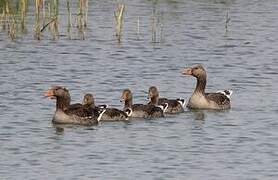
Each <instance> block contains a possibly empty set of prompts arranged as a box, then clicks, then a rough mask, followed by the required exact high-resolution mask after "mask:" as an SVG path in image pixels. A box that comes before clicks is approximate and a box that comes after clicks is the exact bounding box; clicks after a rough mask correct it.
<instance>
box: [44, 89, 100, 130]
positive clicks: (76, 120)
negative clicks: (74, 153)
mask: <svg viewBox="0 0 278 180" xmlns="http://www.w3.org/2000/svg"><path fill="white" fill-rule="evenodd" d="M45 96H46V97H50V98H51V99H56V111H55V113H54V116H53V119H52V122H53V123H57V124H77V125H87V126H89V125H95V124H97V123H98V121H99V120H100V119H101V116H102V114H103V113H104V112H105V109H95V108H91V107H87V106H83V105H82V104H79V103H78V104H70V101H71V97H70V93H69V91H68V89H66V88H64V87H61V86H54V87H52V88H50V89H49V90H48V91H47V92H46V93H45Z"/></svg>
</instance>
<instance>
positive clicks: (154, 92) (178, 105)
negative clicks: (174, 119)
mask: <svg viewBox="0 0 278 180" xmlns="http://www.w3.org/2000/svg"><path fill="white" fill-rule="evenodd" d="M148 99H149V100H150V102H149V103H148V104H152V105H162V104H165V103H168V108H167V109H166V111H165V113H169V114H176V113H181V112H184V109H183V107H184V105H185V100H184V99H167V98H159V91H158V89H157V87H155V86H151V87H150V88H149V94H148Z"/></svg>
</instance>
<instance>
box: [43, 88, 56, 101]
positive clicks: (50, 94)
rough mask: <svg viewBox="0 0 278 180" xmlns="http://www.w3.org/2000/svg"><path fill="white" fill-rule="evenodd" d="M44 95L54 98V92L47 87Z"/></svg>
mask: <svg viewBox="0 0 278 180" xmlns="http://www.w3.org/2000/svg"><path fill="white" fill-rule="evenodd" d="M44 97H49V98H50V99H55V96H54V92H53V90H52V89H49V90H48V91H47V92H46V93H45V94H44Z"/></svg>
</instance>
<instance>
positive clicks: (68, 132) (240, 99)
mask: <svg viewBox="0 0 278 180" xmlns="http://www.w3.org/2000/svg"><path fill="white" fill-rule="evenodd" d="M126 5H127V12H126V16H125V23H124V34H123V39H122V43H121V44H119V43H118V42H117V41H116V38H115V37H114V34H115V31H114V17H113V11H114V10H115V7H116V4H113V3H111V2H110V1H94V2H92V3H90V8H89V9H90V13H89V28H88V30H87V31H86V39H85V40H84V41H82V40H68V39H67V38H66V37H65V36H61V37H60V39H59V40H57V41H53V40H52V39H51V38H45V39H44V40H42V41H36V40H34V38H33V36H32V35H26V36H25V37H23V38H20V39H18V40H16V41H15V42H11V41H10V40H9V39H8V38H7V36H6V34H5V33H0V36H1V40H0V87H1V88H0V99H1V101H0V110H1V114H0V129H1V131H0V143H1V146H0V151H1V156H0V175H1V179H93V178H95V179H131V178H132V179H224V178H225V179H277V177H278V172H277V169H278V153H277V149H278V131H277V129H278V123H277V115H278V103H277V97H278V91H277V89H278V85H277V84H278V76H277V69H278V61H277V57H278V51H277V47H278V35H277V26H278V23H277V18H278V14H277V8H278V2H277V1H274V0H267V1H255V0H252V1H236V0H230V1H228V0H227V1H218V0H210V1H205V0H196V1H193V0H189V1H185V2H184V1H181V0H177V1H159V3H157V4H156V5H155V10H156V13H157V14H158V16H159V17H161V19H162V23H163V32H162V35H163V36H162V39H160V38H159V37H158V38H157V40H158V42H157V43H152V33H151V23H152V12H153V5H152V3H151V2H150V1H145V0H133V1H126ZM61 11H62V12H63V10H61ZM64 11H65V12H64V14H66V10H65V9H64ZM227 11H229V16H230V18H231V21H230V23H229V25H228V30H227V31H226V30H225V16H226V12H227ZM138 16H139V17H140V34H139V35H138V34H137V30H136V26H137V18H138ZM61 18H65V16H62V17H61ZM65 22H66V18H65ZM61 25H62V26H64V28H61V30H60V31H61V32H60V33H61V34H65V33H66V25H63V21H61ZM30 26H31V25H30ZM30 31H32V28H31V29H30ZM197 63H201V64H203V65H204V66H205V67H206V69H207V73H208V87H207V90H208V91H216V90H219V89H225V88H228V89H232V90H233V91H234V94H233V96H232V109H231V110H229V111H224V112H213V111H197V112H191V111H186V112H185V113H182V114H179V115H175V116H170V117H166V118H164V119H156V120H155V119H154V120H141V121H131V122H126V123H125V122H114V123H113V122H112V123H101V124H100V125H99V126H96V127H79V126H69V127H64V131H62V132H61V131H60V130H59V128H58V130H57V129H56V127H55V126H53V125H52V123H51V118H52V115H53V113H54V110H55V105H54V102H53V101H50V100H49V99H45V98H43V96H42V95H43V93H44V92H45V91H46V90H47V89H48V88H49V87H50V86H52V85H62V86H66V87H68V88H69V90H70V93H71V96H72V101H73V102H80V101H81V99H82V96H83V95H84V94H85V93H87V92H90V93H93V94H94V95H95V97H96V102H97V103H99V104H103V103H105V104H109V105H113V106H115V107H118V108H121V107H122V104H121V103H120V102H119V98H120V95H121V92H122V90H123V89H125V88H130V89H131V90H132V91H133V94H134V99H135V100H134V101H136V102H146V100H145V99H146V91H147V90H148V88H149V86H152V85H156V86H158V87H159V89H160V92H161V93H160V94H161V96H164V97H172V98H178V97H181V98H189V97H190V95H191V93H192V91H193V89H194V86H195V79H194V78H192V77H183V76H182V75H181V71H182V69H183V68H184V67H185V66H191V65H194V64H197Z"/></svg>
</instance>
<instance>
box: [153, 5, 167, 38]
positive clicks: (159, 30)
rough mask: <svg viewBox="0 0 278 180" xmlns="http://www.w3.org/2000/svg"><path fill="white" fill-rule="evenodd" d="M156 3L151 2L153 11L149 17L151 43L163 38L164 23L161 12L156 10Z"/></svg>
mask: <svg viewBox="0 0 278 180" xmlns="http://www.w3.org/2000/svg"><path fill="white" fill-rule="evenodd" d="M156 3H157V1H154V2H153V11H152V17H151V18H152V19H151V31H152V43H160V42H163V39H164V34H163V33H164V32H163V30H164V24H163V12H160V13H159V12H157V11H156Z"/></svg>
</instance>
